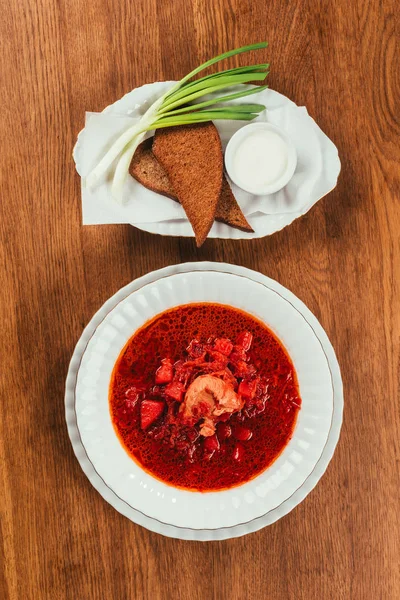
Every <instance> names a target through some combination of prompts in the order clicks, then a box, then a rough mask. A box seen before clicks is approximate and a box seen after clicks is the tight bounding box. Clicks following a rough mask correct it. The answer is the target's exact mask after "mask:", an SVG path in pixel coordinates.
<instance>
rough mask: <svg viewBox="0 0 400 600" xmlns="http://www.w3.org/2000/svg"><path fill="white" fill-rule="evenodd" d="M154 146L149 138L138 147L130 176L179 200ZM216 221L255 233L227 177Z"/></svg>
mask: <svg viewBox="0 0 400 600" xmlns="http://www.w3.org/2000/svg"><path fill="white" fill-rule="evenodd" d="M152 144H153V138H149V139H147V140H145V141H144V142H142V143H141V144H140V145H139V146H138V148H137V150H136V152H135V154H134V156H133V159H132V162H131V165H130V169H129V170H130V174H131V175H132V177H134V178H135V179H136V180H137V181H139V183H141V184H142V185H144V186H145V187H147V188H148V189H150V190H152V191H153V192H157V193H158V194H162V195H163V196H168V197H169V198H172V199H173V200H178V199H177V197H176V194H175V191H174V189H173V187H172V185H171V183H170V181H169V179H168V175H167V173H166V172H165V170H164V168H163V167H162V166H161V165H160V163H159V162H158V160H157V159H156V157H155V156H154V154H153V152H152ZM215 220H216V221H220V222H221V223H226V225H230V226H231V227H236V228H237V229H241V230H242V231H248V232H252V231H253V229H252V227H251V225H249V223H248V222H247V220H246V217H245V216H244V214H243V213H242V211H241V209H240V206H239V204H238V203H237V201H236V198H235V196H234V195H233V193H232V190H231V188H230V185H229V183H228V181H227V180H226V178H225V175H223V178H222V186H221V193H220V197H219V200H218V205H217V210H216V212H215Z"/></svg>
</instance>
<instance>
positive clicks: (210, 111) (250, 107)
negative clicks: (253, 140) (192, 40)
mask: <svg viewBox="0 0 400 600" xmlns="http://www.w3.org/2000/svg"><path fill="white" fill-rule="evenodd" d="M266 47H267V42H260V43H258V44H251V45H250V46H243V47H242V48H236V49H235V50H230V51H229V52H225V53H224V54H220V55H219V56H216V57H215V58H212V59H211V60H208V61H207V62H205V63H204V64H202V65H200V66H199V67H197V68H196V69H194V70H193V71H191V73H189V74H188V75H186V76H185V77H184V78H183V79H181V80H180V81H179V82H177V83H176V84H175V85H173V86H172V88H171V89H170V90H168V91H167V92H166V93H165V94H163V95H162V96H161V97H160V98H158V99H157V100H156V101H155V102H154V103H153V104H152V105H151V106H150V108H149V109H148V110H147V111H146V112H145V114H144V115H143V116H142V117H141V118H140V119H139V121H137V122H136V123H135V124H134V125H132V126H131V127H129V128H128V129H126V131H124V133H122V135H121V136H120V137H119V138H118V139H117V140H116V141H115V142H114V144H113V145H112V146H111V148H110V149H109V150H108V152H107V153H106V154H105V155H104V156H103V158H102V159H101V160H100V162H99V163H98V164H97V166H96V167H95V168H94V169H93V170H92V171H91V172H90V173H89V175H88V176H87V178H86V186H87V187H88V188H93V187H94V186H95V185H96V184H97V183H98V181H99V179H100V178H101V177H102V176H103V175H104V173H105V172H106V171H107V170H108V169H109V167H110V166H111V164H112V163H113V162H114V160H115V159H117V158H118V157H119V159H118V162H117V165H116V168H115V172H114V176H113V182H112V195H113V197H114V199H115V200H117V201H119V202H121V201H122V190H123V186H124V183H125V179H126V176H127V174H128V171H129V166H130V164H131V161H132V157H133V155H134V153H135V150H136V148H137V147H138V146H139V144H140V143H141V142H142V140H143V138H144V136H145V135H146V132H147V131H150V130H153V129H161V128H163V127H174V126H177V125H189V124H193V123H203V122H206V121H215V120H240V121H251V120H252V119H254V118H255V117H256V116H257V115H258V114H259V113H260V112H261V111H263V110H264V109H265V106H264V105H262V104H226V105H225V106H222V107H221V106H220V105H221V104H223V103H225V102H228V103H229V101H230V100H236V99H238V98H244V97H245V96H250V95H252V94H256V93H258V92H260V91H261V90H264V89H265V88H267V87H268V86H267V85H265V84H264V85H257V86H255V87H252V88H250V89H249V88H248V87H246V84H249V83H250V82H251V83H253V82H255V81H259V82H262V81H264V80H265V78H266V76H267V75H268V68H269V65H268V64H265V63H263V64H257V65H250V66H247V67H237V68H234V69H226V70H225V71H220V72H218V73H213V74H211V75H206V76H205V77H202V78H200V79H193V78H194V77H195V76H196V75H197V74H198V73H200V72H201V71H203V70H204V69H207V68H208V67H210V66H212V65H214V64H215V63H217V62H219V61H221V60H224V59H226V58H230V57H231V56H235V55H237V54H242V53H244V52H249V51H251V50H260V49H262V48H266ZM233 86H235V89H237V87H238V86H239V88H240V87H242V88H243V89H239V91H235V92H231V93H228V94H226V93H225V94H223V93H222V92H223V90H227V89H228V88H232V87H233ZM210 94H212V98H211V99H208V100H203V101H200V102H199V100H200V99H201V98H202V97H203V96H208V95H210Z"/></svg>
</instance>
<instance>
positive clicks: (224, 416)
mask: <svg viewBox="0 0 400 600" xmlns="http://www.w3.org/2000/svg"><path fill="white" fill-rule="evenodd" d="M230 418H231V415H230V413H224V414H222V415H221V416H220V417H219V420H220V421H223V422H225V421H229V419H230Z"/></svg>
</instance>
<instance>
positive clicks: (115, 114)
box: [73, 81, 340, 239]
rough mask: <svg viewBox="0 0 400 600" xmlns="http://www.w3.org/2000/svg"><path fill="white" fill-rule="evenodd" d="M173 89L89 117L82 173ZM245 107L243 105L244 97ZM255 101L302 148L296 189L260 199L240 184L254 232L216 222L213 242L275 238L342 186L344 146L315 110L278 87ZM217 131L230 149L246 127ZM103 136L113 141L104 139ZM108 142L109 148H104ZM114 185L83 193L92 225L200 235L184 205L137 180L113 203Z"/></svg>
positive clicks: (143, 92)
mask: <svg viewBox="0 0 400 600" xmlns="http://www.w3.org/2000/svg"><path fill="white" fill-rule="evenodd" d="M173 83H174V82H165V81H163V82H156V83H151V84H147V85H143V86H141V87H139V88H136V89H134V90H132V91H131V92H129V93H128V94H126V95H125V96H123V98H121V99H120V100H118V101H117V102H115V103H114V104H112V105H110V106H108V107H107V108H106V109H105V110H104V111H103V113H101V114H99V115H97V114H96V115H92V114H90V115H88V120H87V123H86V127H85V129H84V130H82V131H81V133H80V134H79V136H78V141H77V143H76V145H75V148H74V152H73V157H74V160H75V163H76V169H77V171H78V173H79V174H80V175H85V174H87V172H89V171H90V169H91V167H93V166H94V162H93V160H94V158H96V157H97V159H100V158H101V156H102V155H103V154H104V152H105V151H106V149H107V148H108V147H109V143H110V140H109V136H110V131H111V132H114V134H115V133H116V132H118V131H121V127H126V126H127V125H129V122H130V119H131V118H135V117H136V118H137V117H139V116H140V115H141V114H143V112H144V110H145V109H146V108H147V107H148V106H149V105H150V103H151V102H153V101H154V100H155V99H156V98H157V97H158V96H160V95H161V94H163V93H164V92H166V91H167V90H168V89H169V88H170V87H171V86H172V85H173ZM233 102H235V101H233ZM237 102H239V103H240V99H239V100H237ZM252 102H256V103H261V104H264V105H265V106H266V107H267V111H266V112H263V113H262V114H261V115H260V117H259V118H258V119H257V120H258V121H268V123H271V124H272V125H275V126H277V127H279V128H280V129H281V130H283V131H284V132H286V134H287V135H288V136H289V137H290V139H291V140H292V142H293V144H294V146H295V148H296V153H297V157H298V163H297V168H296V171H295V173H294V176H293V177H292V179H291V181H290V182H289V184H288V185H287V186H286V187H285V188H284V189H282V190H280V191H279V192H277V193H275V194H270V195H261V196H255V195H253V194H248V193H247V192H244V191H243V190H241V189H240V188H238V187H237V186H235V185H234V184H233V183H232V189H233V192H234V194H235V196H236V198H237V200H238V202H239V204H240V205H241V207H242V210H243V212H244V214H245V215H246V217H247V219H248V221H249V222H250V223H251V225H252V227H253V229H254V233H253V234H250V233H246V232H243V231H240V230H239V229H235V228H233V227H229V226H228V225H226V224H224V223H217V222H216V223H214V225H213V227H212V229H211V231H210V234H209V237H211V238H221V239H251V238H260V237H264V236H266V235H271V234H272V233H275V232H276V231H279V230H281V229H283V228H284V227H286V226H287V225H290V223H292V222H293V221H294V220H295V219H297V218H298V217H300V216H302V215H304V214H305V213H306V212H308V211H309V210H310V208H311V207H312V206H313V205H314V204H315V203H316V202H318V200H320V199H321V198H322V197H324V196H325V195H326V194H328V193H329V192H330V191H331V190H332V189H333V188H334V187H335V186H336V182H337V178H338V175H339V172H340V160H339V157H338V152H337V148H336V146H335V145H334V144H333V142H332V141H331V140H330V139H329V138H328V137H327V136H326V135H325V134H324V133H323V132H322V131H321V129H320V128H319V127H318V125H317V124H316V123H315V121H314V120H313V119H312V118H311V117H310V116H309V115H308V113H307V109H306V108H305V107H299V106H296V104H295V103H294V102H292V101H291V100H289V98H286V97H285V96H283V95H282V94H279V93H278V92H276V91H274V90H271V89H266V90H263V91H262V92H259V93H257V94H254V96H252ZM91 118H93V119H94V121H93V123H96V124H95V125H94V126H93V128H92V129H91V127H90V120H89V119H91ZM96 119H97V122H96ZM99 119H100V121H99ZM124 120H125V121H126V123H125V121H124ZM215 125H216V126H217V129H218V131H219V134H220V137H221V142H222V146H223V149H225V147H226V145H227V143H228V141H229V140H230V138H231V137H232V135H233V134H234V133H235V132H236V131H238V130H239V129H240V128H241V127H243V126H244V125H245V123H243V122H239V121H216V122H215ZM93 130H94V133H93ZM100 130H101V131H102V132H103V133H102V134H101V135H100V134H99V138H97V132H99V131H100ZM90 131H92V135H93V137H91V135H89V138H90V139H91V142H90V143H89V147H90V150H89V151H88V152H85V148H86V143H87V142H86V143H85V136H87V135H88V132H89V134H90ZM107 132H108V133H107ZM103 134H104V136H105V139H103V138H102V135H103ZM107 136H108V138H107ZM107 139H108V143H107ZM102 144H103V145H104V144H105V145H104V148H103V147H102ZM110 186H111V184H110V182H109V181H107V183H105V184H104V186H101V187H98V188H95V189H94V190H93V191H92V192H89V191H88V190H86V189H84V188H83V189H82V213H83V223H84V224H87V225H95V224H102V223H131V224H132V225H134V226H135V227H138V228H139V229H142V230H144V231H148V232H150V233H156V234H160V235H170V236H183V237H193V231H192V228H191V225H190V223H189V222H188V220H187V218H186V216H185V213H184V211H183V209H182V207H181V206H180V205H179V204H178V203H176V202H173V201H171V200H170V199H169V198H165V197H164V196H161V195H159V194H156V193H154V192H152V191H150V190H148V189H146V188H144V187H143V186H142V185H141V184H139V183H138V182H137V181H135V180H134V179H133V178H132V177H130V176H129V177H128V179H127V182H126V190H125V194H126V198H127V199H128V201H127V202H126V203H125V204H123V205H120V204H118V203H116V202H115V201H114V200H113V199H112V198H111V192H110V189H111V187H110Z"/></svg>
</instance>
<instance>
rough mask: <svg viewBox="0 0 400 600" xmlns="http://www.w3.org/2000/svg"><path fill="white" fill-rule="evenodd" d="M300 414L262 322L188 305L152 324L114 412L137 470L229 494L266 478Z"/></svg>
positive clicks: (126, 358)
mask: <svg viewBox="0 0 400 600" xmlns="http://www.w3.org/2000/svg"><path fill="white" fill-rule="evenodd" d="M300 406H301V399H300V395H299V388H298V384H297V378H296V373H295V370H294V367H293V364H292V362H291V360H290V358H289V356H288V354H287V352H286V350H285V348H284V347H283V345H282V344H281V343H280V341H279V340H278V339H277V337H276V336H275V335H274V334H273V333H272V332H271V331H270V329H268V327H266V325H264V324H263V323H262V322H261V321H258V320H257V319H256V318H254V317H252V316H251V315H249V314H247V313H244V312H242V311H240V310H237V309H235V308H232V307H230V306H225V305H219V304H209V303H201V304H188V305H185V306H179V307H177V308H174V309H171V310H168V311H166V312H164V313H162V314H160V315H158V316H157V317H155V318H154V319H153V320H151V321H149V322H148V323H146V324H145V325H144V326H143V327H142V328H141V329H140V330H138V331H137V332H136V333H135V334H134V335H133V337H132V338H131V339H130V340H129V342H128V343H127V344H126V346H125V348H124V349H123V351H122V352H121V355H120V357H119V358H118V361H117V363H116V365H115V367H114V371H113V374H112V379H111V385H110V412H111V418H112V422H113V425H114V428H115V430H116V432H117V434H118V436H119V439H120V441H121V443H122V445H123V446H124V448H125V449H126V451H127V452H128V453H129V454H130V455H131V457H132V458H133V459H134V460H135V461H137V462H138V463H139V465H140V466H141V467H142V468H143V469H145V470H146V471H148V472H149V473H151V474H152V475H153V476H155V477H157V478H158V479H160V480H162V481H163V482H165V483H168V484H170V485H173V486H175V487H180V488H185V489H188V490H193V491H202V492H206V491H212V490H222V489H227V488H231V487H233V486H237V485H240V484H242V483H245V482H246V481H249V480H250V479H252V478H253V477H255V476H256V475H258V474H260V473H261V472H262V471H264V470H265V469H266V468H267V467H268V466H270V465H271V463H272V462H273V461H274V460H275V459H276V458H277V457H278V456H279V454H280V453H281V452H282V450H283V448H284V447H285V446H286V445H287V443H288V441H289V440H290V438H291V436H292V434H293V429H294V427H295V424H296V419H297V414H298V411H299V409H300Z"/></svg>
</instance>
